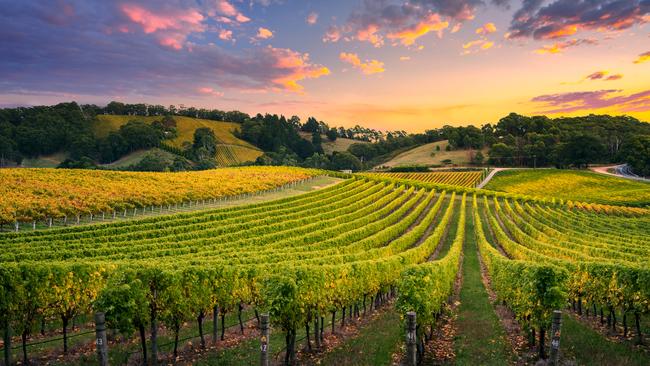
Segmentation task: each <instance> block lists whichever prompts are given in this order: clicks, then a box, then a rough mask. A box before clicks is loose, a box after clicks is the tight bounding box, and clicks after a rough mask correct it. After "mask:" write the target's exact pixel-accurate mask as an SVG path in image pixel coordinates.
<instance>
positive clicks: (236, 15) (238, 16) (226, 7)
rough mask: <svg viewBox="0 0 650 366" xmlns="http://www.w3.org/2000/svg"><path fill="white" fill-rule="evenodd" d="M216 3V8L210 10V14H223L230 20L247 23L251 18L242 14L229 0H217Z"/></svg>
mask: <svg viewBox="0 0 650 366" xmlns="http://www.w3.org/2000/svg"><path fill="white" fill-rule="evenodd" d="M213 3H214V9H211V10H210V15H211V16H214V15H215V14H221V15H223V16H225V17H227V18H228V19H230V20H235V21H236V22H238V23H246V22H249V21H250V20H251V19H250V18H249V17H247V16H245V15H244V14H242V13H241V12H240V11H239V10H237V8H236V7H235V6H234V5H233V4H232V3H230V2H229V1H227V0H216V1H214V2H213Z"/></svg>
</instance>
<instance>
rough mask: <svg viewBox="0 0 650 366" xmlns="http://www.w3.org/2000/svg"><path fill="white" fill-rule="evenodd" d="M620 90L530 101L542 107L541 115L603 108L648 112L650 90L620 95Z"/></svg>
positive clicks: (564, 95) (543, 97) (553, 96)
mask: <svg viewBox="0 0 650 366" xmlns="http://www.w3.org/2000/svg"><path fill="white" fill-rule="evenodd" d="M621 93H622V90H616V89H610V90H597V91H586V92H569V93H559V94H548V95H540V96H538V97H535V98H533V99H531V101H532V102H534V103H539V104H541V105H542V112H541V113H549V114H556V113H570V112H576V111H590V110H597V109H603V108H609V109H614V110H616V111H619V112H623V113H627V112H643V111H649V110H650V90H645V91H642V92H639V93H634V94H629V95H621Z"/></svg>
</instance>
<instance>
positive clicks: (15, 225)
mask: <svg viewBox="0 0 650 366" xmlns="http://www.w3.org/2000/svg"><path fill="white" fill-rule="evenodd" d="M14 228H15V229H16V232H18V230H20V224H19V223H18V221H16V222H15V223H14Z"/></svg>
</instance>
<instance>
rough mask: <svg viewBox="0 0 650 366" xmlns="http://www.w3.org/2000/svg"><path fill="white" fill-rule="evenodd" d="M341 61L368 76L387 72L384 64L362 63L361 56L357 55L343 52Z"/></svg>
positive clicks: (375, 61) (340, 57)
mask: <svg viewBox="0 0 650 366" xmlns="http://www.w3.org/2000/svg"><path fill="white" fill-rule="evenodd" d="M339 59H340V60H341V61H343V62H345V63H348V64H350V65H352V66H354V67H355V68H357V69H359V70H361V71H362V72H363V73H364V74H366V75H371V74H378V73H382V72H384V71H385V69H384V63H383V62H381V61H377V60H367V61H366V62H361V59H360V58H359V55H357V54H356V53H346V52H341V54H340V55H339Z"/></svg>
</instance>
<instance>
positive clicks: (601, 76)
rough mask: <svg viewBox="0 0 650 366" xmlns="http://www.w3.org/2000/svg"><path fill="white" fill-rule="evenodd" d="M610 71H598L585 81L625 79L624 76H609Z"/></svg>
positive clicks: (588, 76)
mask: <svg viewBox="0 0 650 366" xmlns="http://www.w3.org/2000/svg"><path fill="white" fill-rule="evenodd" d="M608 74H609V72H608V71H596V72H593V73H591V74H589V75H587V76H586V77H585V80H603V81H613V80H619V79H622V78H623V75H622V74H612V75H608Z"/></svg>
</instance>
